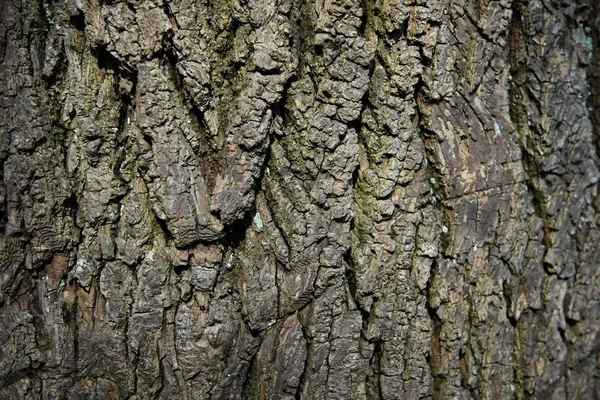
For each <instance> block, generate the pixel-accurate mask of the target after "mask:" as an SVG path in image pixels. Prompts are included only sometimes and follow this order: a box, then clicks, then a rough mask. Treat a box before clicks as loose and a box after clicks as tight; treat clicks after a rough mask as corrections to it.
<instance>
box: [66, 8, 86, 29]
mask: <svg viewBox="0 0 600 400" xmlns="http://www.w3.org/2000/svg"><path fill="white" fill-rule="evenodd" d="M69 22H70V24H71V26H72V27H73V28H75V29H77V30H78V31H80V32H83V31H85V25H86V23H85V14H84V13H83V12H81V11H80V12H78V13H77V14H74V15H71V17H70V18H69Z"/></svg>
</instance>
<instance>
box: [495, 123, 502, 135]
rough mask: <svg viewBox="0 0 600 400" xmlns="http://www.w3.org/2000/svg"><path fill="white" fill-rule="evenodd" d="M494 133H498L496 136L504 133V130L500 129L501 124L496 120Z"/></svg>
mask: <svg viewBox="0 0 600 400" xmlns="http://www.w3.org/2000/svg"><path fill="white" fill-rule="evenodd" d="M494 133H495V134H496V137H498V136H500V135H501V134H502V131H501V130H500V124H498V122H496V121H494Z"/></svg>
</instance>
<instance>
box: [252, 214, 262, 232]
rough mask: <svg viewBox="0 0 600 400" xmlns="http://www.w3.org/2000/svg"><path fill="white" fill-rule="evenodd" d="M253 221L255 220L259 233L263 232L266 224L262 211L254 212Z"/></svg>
mask: <svg viewBox="0 0 600 400" xmlns="http://www.w3.org/2000/svg"><path fill="white" fill-rule="evenodd" d="M252 222H254V227H255V228H256V231H257V232H259V233H260V232H262V230H263V226H264V225H263V221H262V219H261V218H260V213H258V212H257V213H256V214H254V218H252Z"/></svg>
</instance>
